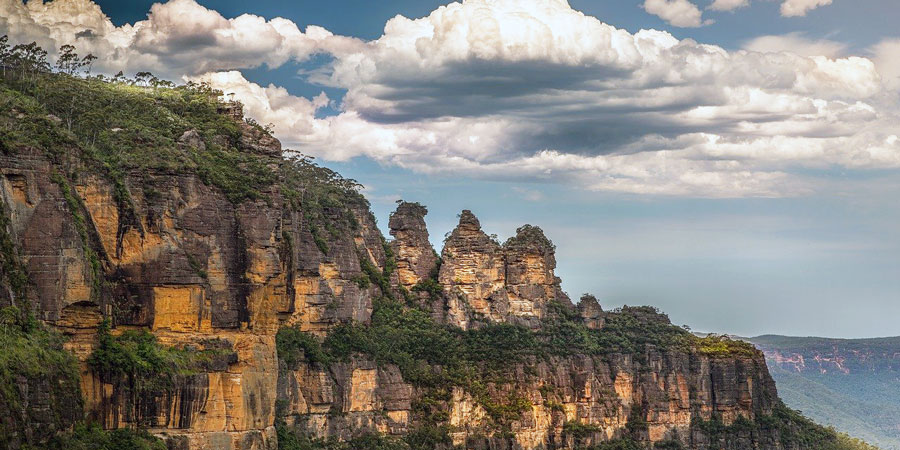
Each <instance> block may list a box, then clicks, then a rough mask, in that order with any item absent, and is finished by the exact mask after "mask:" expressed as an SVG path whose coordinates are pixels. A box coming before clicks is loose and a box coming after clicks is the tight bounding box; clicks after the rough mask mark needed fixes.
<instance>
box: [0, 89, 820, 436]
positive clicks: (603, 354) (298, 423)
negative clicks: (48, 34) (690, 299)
mask: <svg viewBox="0 0 900 450" xmlns="http://www.w3.org/2000/svg"><path fill="white" fill-rule="evenodd" d="M48 89H49V88H48ZM148 92H149V91H148ZM45 95H47V96H52V95H53V93H52V92H48V93H46V94H45ZM142 95H144V94H142ZM146 95H150V94H149V93H147V94H146ZM159 95H161V97H159V98H156V99H155V100H154V101H151V102H149V103H147V104H146V105H144V107H146V108H151V109H152V108H154V107H159V105H161V104H165V102H166V101H171V100H170V99H168V98H167V97H165V95H168V94H166V93H165V92H164V93H163V94H159ZM179 95H182V94H179ZM183 95H189V94H183ZM191 95H193V94H191ZM194 101H195V102H200V103H202V102H201V101H200V100H194ZM207 101H210V100H208V99H207ZM191 105H193V103H191ZM216 106H217V107H218V109H219V110H218V111H217V112H214V111H206V110H204V111H201V112H203V115H200V114H199V113H196V114H195V116H196V117H200V118H201V119H202V121H201V124H200V125H202V126H200V125H197V124H196V123H194V122H191V121H189V120H188V119H185V118H178V119H172V120H173V121H175V123H177V124H178V125H177V126H173V127H169V126H168V125H167V126H166V128H165V130H163V131H159V133H169V134H165V135H164V136H163V137H161V138H160V140H159V142H158V143H157V144H158V145H159V146H160V148H156V147H153V146H152V145H151V144H143V142H149V138H148V137H147V136H143V135H139V136H137V137H132V138H129V139H130V140H129V141H128V143H129V145H132V147H126V148H125V149H121V151H120V149H119V148H117V147H115V146H113V145H110V146H108V149H109V150H108V151H109V152H110V153H109V154H108V155H107V156H106V157H105V158H107V159H106V160H103V161H105V164H97V158H99V157H96V156H93V155H95V153H92V151H89V150H88V149H86V148H84V147H83V145H84V144H83V142H82V143H78V142H81V141H77V140H76V139H75V138H73V137H71V133H69V132H67V131H64V130H61V129H59V127H60V125H59V123H57V122H55V121H42V122H40V123H41V124H43V126H46V127H49V128H48V129H49V130H50V132H51V133H56V134H54V135H53V136H62V137H60V138H59V140H58V142H63V143H65V145H64V146H63V147H62V148H57V147H59V146H60V145H62V144H58V145H57V144H54V145H56V146H53V145H50V144H47V143H46V142H45V141H42V140H40V139H33V140H28V139H25V138H23V137H21V136H19V137H17V138H16V139H11V138H10V139H8V141H7V142H4V145H3V147H2V149H3V153H2V155H0V173H2V178H0V199H2V203H3V206H4V214H5V215H4V217H5V218H7V220H5V221H4V227H3V228H4V234H3V236H8V238H9V241H10V242H11V243H12V244H11V245H12V247H14V250H10V251H9V252H7V253H10V255H12V254H13V253H15V255H13V256H16V258H19V259H21V263H22V267H23V271H24V273H25V274H26V276H27V280H28V282H27V286H26V287H25V288H23V289H24V292H25V293H24V294H23V295H24V298H25V299H27V300H28V303H29V304H30V305H31V306H30V308H31V310H32V311H33V313H34V314H35V315H36V317H37V318H39V319H40V320H41V321H42V322H43V323H45V324H47V325H48V326H49V327H51V328H53V329H55V330H58V331H59V332H61V333H62V334H63V335H64V336H65V337H66V338H67V342H66V344H65V347H66V349H68V350H69V351H71V352H72V353H73V354H74V355H75V356H76V357H77V358H78V361H79V370H80V390H81V393H82V395H83V405H84V406H83V407H84V412H85V414H84V417H85V418H86V419H87V420H89V421H92V422H96V423H99V424H101V425H102V426H103V427H104V428H107V429H115V428H125V427H129V428H143V429H147V430H149V431H150V432H152V433H154V434H156V435H158V436H161V437H164V438H165V439H166V440H167V441H168V443H169V445H170V448H176V449H213V448H215V449H274V448H276V447H277V445H278V440H279V439H280V438H284V439H287V437H288V436H291V435H292V436H294V437H296V436H305V437H304V439H313V440H314V439H318V438H321V439H338V440H343V441H347V440H353V439H357V438H360V437H361V436H363V435H365V434H366V433H375V434H377V435H379V436H385V435H386V436H388V437H387V438H385V439H391V438H397V439H402V440H403V442H404V443H405V445H408V446H412V447H414V448H450V447H452V446H453V445H458V446H464V447H470V448H497V449H502V448H521V449H544V448H579V447H582V446H589V445H596V444H600V443H602V442H606V441H610V440H627V441H628V442H632V443H634V445H640V446H649V445H652V444H654V443H662V444H664V445H670V446H676V447H668V448H678V447H677V446H683V447H687V448H706V447H707V446H714V447H715V448H728V449H757V448H758V449H781V448H791V449H795V448H797V449H799V448H810V447H809V446H804V445H803V443H802V441H797V440H793V441H792V440H791V439H787V438H786V436H787V437H790V435H789V433H794V432H796V431H797V430H798V429H799V428H798V426H795V425H793V422H791V423H787V422H785V423H783V424H782V425H779V426H774V425H771V420H777V419H772V418H773V417H777V414H779V411H781V410H780V409H779V408H780V403H779V401H778V399H777V395H776V392H775V387H774V384H773V383H772V379H771V378H770V377H769V375H768V372H767V371H766V368H765V363H764V360H763V358H762V355H761V354H760V353H758V352H754V351H747V349H746V348H744V347H741V346H739V345H737V344H735V343H731V342H728V341H721V342H720V341H715V342H709V341H701V340H698V339H697V338H694V337H693V336H691V335H689V334H688V333H686V332H684V331H683V330H680V329H678V328H676V327H673V326H671V324H670V323H669V322H668V319H667V318H666V317H665V316H663V315H661V314H659V313H658V312H655V311H652V310H650V309H647V308H630V309H625V310H622V311H614V312H604V311H602V309H601V308H600V306H599V304H598V303H597V302H596V299H593V298H592V297H586V298H585V299H584V300H583V301H582V303H581V304H580V305H579V307H578V308H577V309H576V308H575V307H574V306H573V305H572V304H571V302H570V301H569V299H568V297H567V296H566V294H565V293H563V292H562V290H561V289H560V280H559V278H557V277H556V275H555V274H554V269H555V266H556V260H555V254H554V252H555V248H554V246H553V244H552V243H551V242H550V241H549V239H547V238H546V236H544V234H543V232H542V231H541V230H540V229H539V228H537V227H533V226H523V227H522V228H520V229H519V230H518V231H517V234H516V236H514V237H512V238H510V239H509V240H508V241H507V242H505V243H504V244H502V245H501V244H500V243H499V242H497V241H496V240H495V239H494V238H492V237H490V236H489V235H487V234H486V233H484V232H483V231H482V229H481V224H480V223H479V221H478V219H477V218H476V217H475V216H474V215H473V214H472V213H471V212H469V211H463V213H462V214H461V216H460V221H459V225H458V226H457V228H456V229H455V230H453V232H452V233H451V234H450V236H449V238H448V239H447V241H446V242H445V245H444V247H443V249H442V252H441V257H440V258H438V257H437V254H436V253H435V252H434V250H433V249H432V247H431V245H430V242H429V238H428V232H427V229H426V228H425V222H424V216H425V214H426V212H427V211H426V210H425V208H424V207H422V206H421V205H418V204H411V203H402V204H400V205H399V207H398V208H397V211H396V212H395V213H394V214H393V215H392V216H391V218H390V222H389V227H390V231H391V235H392V236H393V237H394V240H393V241H392V242H390V243H388V242H386V241H385V239H384V238H383V237H382V235H381V233H380V231H379V230H378V228H377V227H376V224H375V219H374V217H373V216H372V214H371V212H370V211H369V209H368V204H367V203H366V201H365V200H364V199H363V198H362V197H361V196H359V195H358V194H357V193H356V190H355V185H354V183H353V182H352V181H351V180H344V179H342V178H340V176H338V175H336V174H334V173H333V172H330V171H328V170H326V169H322V168H320V167H317V166H315V165H313V164H311V163H309V161H307V160H302V159H300V160H296V159H295V160H287V159H284V158H283V157H282V156H281V147H280V143H278V141H277V140H275V139H273V138H272V137H271V136H270V135H268V133H266V132H265V131H264V130H262V129H261V128H259V127H257V126H253V125H250V124H248V123H245V122H244V121H243V120H242V114H241V111H240V107H239V105H233V104H228V105H221V104H216ZM192 107H194V106H192ZM23 108H24V107H23ZM167 108H168V107H167ZM185 108H186V107H185ZM136 110H140V109H136ZM23 111H24V110H21V111H20V110H15V109H14V110H13V111H12V112H10V113H9V114H7V115H6V116H2V117H0V119H3V120H2V123H3V124H4V125H5V126H9V124H19V123H22V122H23V121H25V120H26V119H27V118H28V117H30V116H29V115H27V114H25V112H23ZM178 111H183V109H181V110H180V109H178V108H169V109H166V110H165V111H163V112H162V113H165V114H169V115H171V116H172V117H176V116H178V114H176V112H178ZM162 113H159V114H162ZM28 114H30V115H34V112H33V111H29V112H28ZM135 114H137V113H135ZM192 120H194V119H192ZM197 120H200V119H196V120H195V122H196V121H197ZM195 125H197V126H195ZM104 126H106V127H107V128H103V129H102V130H100V132H98V133H100V134H95V135H94V136H95V137H96V136H100V138H101V140H102V139H108V140H109V142H112V143H115V142H118V141H116V140H115V139H119V137H118V136H120V134H119V133H123V131H122V129H121V128H118V127H115V128H112V127H110V126H109V124H107V125H104ZM54 127H55V128H54ZM17 129H18V128H17ZM76 130H77V127H76ZM126 131H127V130H126ZM66 136H69V137H66ZM25 137H27V136H25ZM76 137H77V136H76ZM134 142H138V144H134ZM142 145H147V148H143V147H142ZM102 148H103V147H101V149H102ZM147 152H160V153H162V154H164V155H165V156H166V158H168V159H162V158H161V160H160V161H154V162H153V163H152V164H145V163H144V162H142V161H141V160H140V159H139V158H140V157H142V156H143V155H146V154H148V153H147ZM154 154H155V153H154ZM101 160H102V158H101ZM122 160H125V161H131V163H129V164H132V165H128V164H125V163H122V162H121V161H122ZM173 161H174V162H173ZM120 163H121V166H116V165H115V164H120ZM141 164H144V165H141ZM136 167H141V169H140V170H138V169H137V168H136ZM220 171H225V172H227V171H234V172H228V173H232V174H233V177H232V176H222V175H221V174H220ZM247 173H249V175H247ZM241 177H245V178H241ZM232 178H236V179H237V181H235V180H234V179H232ZM260 179H263V180H267V181H265V182H258V180H260ZM250 185H252V189H251V188H250V187H248V186H250ZM7 222H8V223H7ZM7 256H8V255H7ZM8 278H9V277H5V278H3V279H2V280H0V282H2V284H3V288H4V289H2V290H0V293H2V296H0V301H2V302H3V306H9V305H15V304H16V301H15V298H16V296H15V295H13V289H12V288H13V283H12V282H11V281H10V280H9V279H8ZM33 384H34V383H32V381H31V380H25V381H21V382H20V384H19V388H20V390H21V389H25V390H28V389H30V387H31V386H32V385H33ZM35 386H37V388H36V389H37V390H39V391H41V390H49V389H51V388H50V387H48V386H44V387H41V386H38V385H35ZM25 397H28V398H37V399H41V398H42V399H52V398H53V397H52V396H50V395H43V394H41V393H40V392H38V393H37V394H35V393H29V394H28V395H26V396H25ZM35 402H36V403H37V404H39V405H40V404H43V403H40V401H37V400H36V401H35ZM44 403H47V406H46V408H44V407H42V408H44V409H46V410H52V409H53V406H52V405H50V403H52V402H44ZM76 403H77V402H76ZM57 407H60V408H62V407H68V408H69V409H72V408H71V404H69V405H68V406H65V405H57ZM75 420H76V418H71V419H68V420H67V421H63V423H64V424H65V423H69V424H71V423H72V422H73V421H75ZM791 420H794V419H791ZM767 421H769V422H767ZM51 422H52V421H51V420H49V419H48V420H42V419H41V418H40V417H37V419H35V420H33V421H32V422H31V423H30V424H29V425H27V426H21V425H16V426H18V427H19V428H23V427H24V428H27V429H25V430H24V431H22V432H20V433H18V434H17V435H16V436H17V438H16V439H17V440H16V441H14V445H19V444H22V443H25V442H40V439H38V438H33V437H29V436H30V435H29V432H30V431H29V430H32V431H33V430H34V429H38V428H40V427H41V426H42V424H49V423H51ZM54 423H55V422H54ZM766 424H769V425H766ZM276 425H278V428H279V429H278V430H277V432H276ZM786 433H787V434H786ZM11 442H13V441H11ZM623 442H624V441H623Z"/></svg>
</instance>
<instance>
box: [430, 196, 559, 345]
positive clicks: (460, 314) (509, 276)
mask: <svg viewBox="0 0 900 450" xmlns="http://www.w3.org/2000/svg"><path fill="white" fill-rule="evenodd" d="M555 251H556V249H555V247H554V246H553V244H552V243H551V242H550V240H549V239H547V238H546V236H544V232H543V231H542V230H541V229H540V228H538V227H535V226H531V225H525V226H523V227H521V228H519V229H518V230H516V235H515V236H513V237H512V238H510V239H509V240H507V241H506V243H504V244H503V245H502V246H501V245H500V244H499V243H498V242H497V241H496V239H495V238H492V237H490V236H488V235H487V234H485V232H484V231H482V230H481V223H480V222H479V221H478V219H477V218H476V217H475V215H474V214H472V212H471V211H468V210H466V211H463V212H462V214H460V218H459V225H458V226H457V227H456V229H454V230H453V232H452V233H451V234H450V237H449V238H448V239H447V241H446V242H445V243H444V250H443V253H442V255H441V259H442V264H441V271H440V275H439V278H438V281H439V282H440V284H441V285H442V286H444V289H445V293H446V297H447V302H448V304H447V310H448V321H449V322H450V323H451V324H453V325H456V326H459V327H461V328H464V329H465V328H467V327H469V326H470V325H471V324H472V323H473V322H478V321H488V322H510V323H516V324H522V325H526V326H529V327H532V328H535V327H537V326H539V324H540V319H541V318H542V317H544V316H545V314H546V308H547V304H548V303H549V302H551V301H554V300H555V301H559V302H561V303H564V304H570V302H569V298H568V297H567V296H566V294H565V293H564V292H563V291H562V289H561V288H560V280H559V278H558V277H556V275H555V274H554V272H553V270H554V269H555V268H556V258H555Z"/></svg>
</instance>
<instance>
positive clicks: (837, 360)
mask: <svg viewBox="0 0 900 450" xmlns="http://www.w3.org/2000/svg"><path fill="white" fill-rule="evenodd" d="M747 340H749V341H750V342H752V343H753V344H754V345H756V346H757V347H758V348H759V349H760V350H762V351H763V353H764V354H765V355H766V362H767V364H768V365H769V371H770V372H771V374H772V377H773V378H774V379H775V383H776V385H777V387H778V393H779V395H780V396H781V398H782V399H784V401H785V403H787V404H788V406H790V407H792V408H795V409H799V410H801V411H803V413H804V414H805V415H807V416H808V417H810V418H811V419H813V420H815V421H817V422H819V423H823V424H826V425H831V426H834V427H835V428H837V429H838V430H840V431H844V432H847V433H849V434H850V435H852V436H854V437H857V438H860V439H864V440H866V441H868V442H871V443H873V444H876V445H878V446H880V447H881V448H883V449H885V450H900V337H887V338H874V339H833V338H818V337H788V336H776V335H765V336H758V337H754V338H749V339H747Z"/></svg>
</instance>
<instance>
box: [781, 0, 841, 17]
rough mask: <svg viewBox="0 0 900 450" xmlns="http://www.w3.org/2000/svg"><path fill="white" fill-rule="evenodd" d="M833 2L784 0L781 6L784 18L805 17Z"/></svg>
mask: <svg viewBox="0 0 900 450" xmlns="http://www.w3.org/2000/svg"><path fill="white" fill-rule="evenodd" d="M831 2H832V0H784V3H782V4H781V15H782V16H784V17H797V16H805V15H806V13H808V12H809V11H812V10H814V9H816V8H818V7H820V6H827V5H830V4H831Z"/></svg>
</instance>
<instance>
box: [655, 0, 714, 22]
mask: <svg viewBox="0 0 900 450" xmlns="http://www.w3.org/2000/svg"><path fill="white" fill-rule="evenodd" d="M725 1H730V0H725ZM644 10H645V11H647V12H648V13H650V14H653V15H655V16H659V18H660V19H662V20H665V21H666V22H668V23H669V24H671V25H674V26H676V27H682V28H696V27H700V26H703V25H706V24H709V23H712V22H710V21H706V22H704V21H703V17H702V16H703V13H702V12H700V8H698V7H697V5H695V4H693V3H691V2H690V1H688V0H644Z"/></svg>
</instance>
